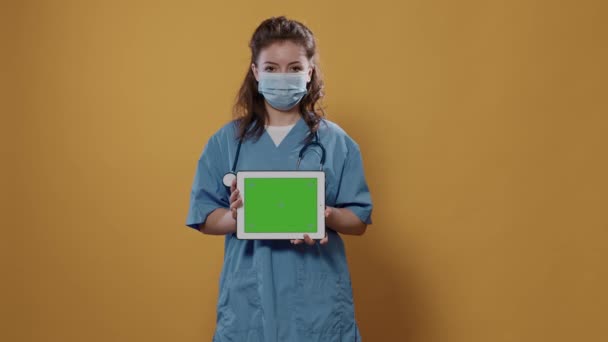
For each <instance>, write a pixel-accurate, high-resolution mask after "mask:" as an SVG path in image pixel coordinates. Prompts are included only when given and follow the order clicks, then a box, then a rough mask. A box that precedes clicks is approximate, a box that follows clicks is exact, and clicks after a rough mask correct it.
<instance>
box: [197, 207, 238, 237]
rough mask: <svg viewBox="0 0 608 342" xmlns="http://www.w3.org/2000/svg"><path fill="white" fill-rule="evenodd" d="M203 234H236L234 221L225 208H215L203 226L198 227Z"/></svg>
mask: <svg viewBox="0 0 608 342" xmlns="http://www.w3.org/2000/svg"><path fill="white" fill-rule="evenodd" d="M200 231H201V233H203V234H209V235H226V234H231V233H235V232H236V220H235V219H234V218H233V217H232V213H231V212H230V210H229V209H227V208H217V209H215V210H214V211H212V212H211V214H209V216H207V220H206V221H205V224H204V225H202V226H200Z"/></svg>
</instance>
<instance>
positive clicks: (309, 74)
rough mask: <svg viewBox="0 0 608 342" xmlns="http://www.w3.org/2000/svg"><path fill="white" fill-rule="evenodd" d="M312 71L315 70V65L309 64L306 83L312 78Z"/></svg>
mask: <svg viewBox="0 0 608 342" xmlns="http://www.w3.org/2000/svg"><path fill="white" fill-rule="evenodd" d="M314 71H315V66H314V65H311V66H310V68H308V81H307V82H306V83H308V82H310V81H311V80H312V74H313V73H314Z"/></svg>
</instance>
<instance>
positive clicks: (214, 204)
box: [186, 117, 372, 342]
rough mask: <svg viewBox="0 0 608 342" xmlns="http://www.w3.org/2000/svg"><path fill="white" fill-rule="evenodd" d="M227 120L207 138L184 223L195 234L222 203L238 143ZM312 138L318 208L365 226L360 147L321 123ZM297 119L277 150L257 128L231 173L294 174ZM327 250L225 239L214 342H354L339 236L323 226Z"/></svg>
mask: <svg viewBox="0 0 608 342" xmlns="http://www.w3.org/2000/svg"><path fill="white" fill-rule="evenodd" d="M236 129H237V126H236V123H235V121H231V122H229V123H227V124H226V125H224V126H223V127H221V128H220V129H219V130H218V131H217V132H216V133H215V134H213V135H212V136H211V137H210V138H209V140H208V142H207V144H206V145H205V147H204V149H203V152H202V154H201V156H200V158H199V161H198V166H197V168H196V173H195V177H194V182H193V185H192V192H191V197H190V208H189V212H188V217H187V219H186V225H187V226H188V227H191V228H194V229H199V225H200V224H203V223H204V222H205V220H206V218H207V216H208V215H209V214H210V213H211V212H212V211H214V210H215V209H217V208H229V207H230V198H229V197H230V189H228V188H226V187H225V186H224V184H223V183H222V177H223V176H224V174H225V173H226V172H228V171H230V168H231V166H232V162H233V160H234V156H235V154H236V149H237V146H238V140H237V138H236ZM318 132H319V139H320V141H321V143H322V144H323V146H324V147H325V149H326V159H325V165H324V168H323V170H324V171H325V177H326V189H325V196H326V197H325V204H326V205H328V206H331V207H337V208H348V209H350V210H352V212H353V213H354V214H355V215H357V216H358V217H359V218H360V219H361V221H363V222H365V223H367V224H371V223H372V219H371V214H372V202H371V196H370V192H369V189H368V186H367V182H366V180H365V176H364V171H363V161H362V157H361V152H360V150H359V146H358V144H357V143H356V142H355V141H354V140H353V139H352V138H351V137H349V136H348V135H347V134H346V132H345V131H344V130H343V129H342V128H341V127H340V126H338V125H337V124H336V123H334V122H331V121H329V120H327V119H323V120H322V122H321V124H320V126H319V130H318ZM308 134H310V132H309V128H308V126H307V124H306V122H305V121H304V119H303V118H302V117H300V118H299V119H298V121H297V123H296V124H295V126H294V127H293V128H292V129H291V130H290V131H289V133H288V134H287V136H286V137H285V138H284V139H283V141H281V143H280V144H279V146H275V144H274V142H273V141H272V138H271V137H270V135H269V134H268V133H267V132H266V131H264V134H263V135H262V136H261V137H260V139H259V140H255V139H247V140H245V141H244V142H243V144H242V146H241V153H240V155H239V161H238V165H237V169H236V170H237V171H239V170H296V162H297V159H298V154H299V152H300V149H301V148H302V147H303V146H304V144H303V140H304V139H305V138H306V137H307V135H308ZM320 161H321V150H320V149H319V148H318V146H311V147H309V148H308V149H307V150H306V152H305V154H304V156H303V158H302V161H301V162H300V170H319V165H320ZM326 228H327V229H326V230H327V233H328V236H329V241H328V243H327V244H325V245H320V244H319V243H316V244H315V245H313V246H309V245H307V244H305V243H302V244H299V245H292V244H291V243H290V242H289V240H239V239H237V238H236V233H233V234H227V235H226V236H225V242H224V264H223V267H222V272H221V275H220V280H219V289H220V290H219V298H218V302H217V324H216V328H215V333H214V336H213V342H227V341H236V342H299V341H302V342H314V341H319V342H346V341H348V342H354V341H361V336H360V333H359V328H358V326H357V322H356V320H355V314H354V304H353V293H352V286H351V279H350V273H349V270H348V264H347V261H346V254H345V249H344V243H343V241H342V238H341V236H340V234H338V233H337V232H336V231H334V230H333V229H331V227H330V226H327V227H326Z"/></svg>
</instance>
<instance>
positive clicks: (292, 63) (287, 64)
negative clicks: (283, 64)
mask: <svg viewBox="0 0 608 342" xmlns="http://www.w3.org/2000/svg"><path fill="white" fill-rule="evenodd" d="M294 63H300V61H295V62H291V63H289V64H287V65H292V64H294ZM264 64H274V65H279V64H278V63H275V62H264Z"/></svg>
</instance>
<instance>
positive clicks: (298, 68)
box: [293, 67, 302, 72]
mask: <svg viewBox="0 0 608 342" xmlns="http://www.w3.org/2000/svg"><path fill="white" fill-rule="evenodd" d="M293 70H295V71H296V72H300V71H301V70H302V68H300V67H293Z"/></svg>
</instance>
